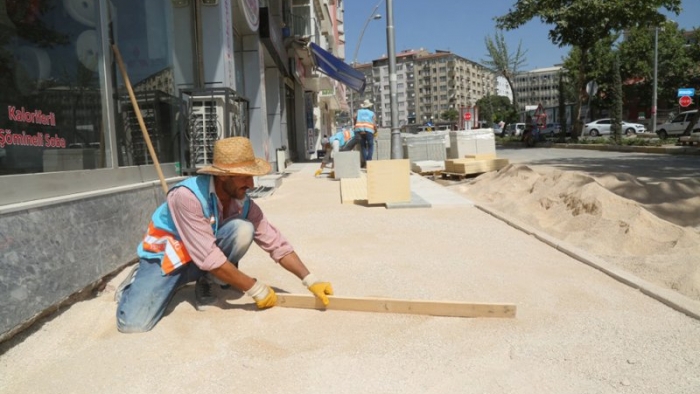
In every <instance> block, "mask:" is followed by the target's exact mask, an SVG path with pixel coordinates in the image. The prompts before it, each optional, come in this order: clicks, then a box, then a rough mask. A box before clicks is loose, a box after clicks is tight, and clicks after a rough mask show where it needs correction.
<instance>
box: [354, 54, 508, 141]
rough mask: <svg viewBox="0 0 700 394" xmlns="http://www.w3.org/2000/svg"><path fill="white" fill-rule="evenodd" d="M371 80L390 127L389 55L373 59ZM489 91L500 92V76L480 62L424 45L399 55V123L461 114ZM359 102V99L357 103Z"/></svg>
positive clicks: (380, 119)
mask: <svg viewBox="0 0 700 394" xmlns="http://www.w3.org/2000/svg"><path fill="white" fill-rule="evenodd" d="M357 68H358V69H359V68H360V67H359V66H358V67H357ZM362 70H364V71H365V73H366V74H367V75H369V74H368V71H367V66H366V65H362ZM371 81H372V96H373V98H374V100H373V101H374V110H375V112H376V113H377V121H378V123H379V125H380V126H381V127H390V126H391V90H390V84H389V59H388V58H387V57H382V58H380V59H376V60H374V61H373V62H372V79H371ZM368 86H369V85H368ZM489 94H491V95H493V94H496V76H495V74H494V73H493V71H491V70H490V69H488V68H487V67H485V66H483V65H481V64H479V63H476V62H474V61H471V60H468V59H465V58H463V57H461V56H458V55H456V54H454V53H451V52H448V51H437V52H436V53H430V52H428V51H427V50H425V49H423V48H421V49H417V50H406V51H402V52H400V53H398V54H397V55H396V100H397V107H398V117H399V121H398V124H399V126H403V125H411V124H425V123H427V122H438V121H440V120H441V119H442V117H443V114H444V113H445V112H446V111H448V110H455V111H457V112H458V113H459V114H460V116H461V114H462V113H464V112H465V111H466V110H467V109H468V108H472V107H473V106H474V105H476V102H477V101H478V100H479V99H480V98H482V97H484V96H486V95H489ZM358 104H359V100H357V98H356V104H355V105H358ZM355 108H357V107H355ZM474 120H475V121H476V119H474Z"/></svg>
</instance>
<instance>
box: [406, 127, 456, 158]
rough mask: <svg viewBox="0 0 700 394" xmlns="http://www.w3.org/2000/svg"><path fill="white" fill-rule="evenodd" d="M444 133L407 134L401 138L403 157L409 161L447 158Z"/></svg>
mask: <svg viewBox="0 0 700 394" xmlns="http://www.w3.org/2000/svg"><path fill="white" fill-rule="evenodd" d="M445 138H446V135H445V134H440V133H426V134H423V135H408V136H405V137H404V138H403V153H404V157H405V158H408V159H409V160H410V161H411V162H416V161H425V160H438V161H444V160H445V159H446V158H447V150H446V148H445Z"/></svg>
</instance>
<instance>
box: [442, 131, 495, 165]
mask: <svg viewBox="0 0 700 394" xmlns="http://www.w3.org/2000/svg"><path fill="white" fill-rule="evenodd" d="M449 151H450V159H458V158H461V157H464V156H467V155H476V154H483V153H496V139H495V137H494V135H493V130H492V129H475V130H461V131H450V149H449Z"/></svg>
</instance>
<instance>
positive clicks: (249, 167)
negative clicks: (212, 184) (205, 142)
mask: <svg viewBox="0 0 700 394" xmlns="http://www.w3.org/2000/svg"><path fill="white" fill-rule="evenodd" d="M270 168H271V167H270V163H268V162H267V161H266V160H263V159H261V158H258V157H255V154H254V153H253V146H252V145H251V144H250V140H249V139H247V138H245V137H230V138H224V139H222V140H218V141H216V142H215V143H214V160H212V164H211V165H210V166H207V167H203V168H200V169H199V170H197V173H198V174H209V175H265V174H267V173H268V172H270Z"/></svg>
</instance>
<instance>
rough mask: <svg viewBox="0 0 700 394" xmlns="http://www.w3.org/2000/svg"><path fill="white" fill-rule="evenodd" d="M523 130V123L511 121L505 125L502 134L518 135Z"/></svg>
mask: <svg viewBox="0 0 700 394" xmlns="http://www.w3.org/2000/svg"><path fill="white" fill-rule="evenodd" d="M523 131H525V123H511V124H509V125H508V126H506V129H505V131H504V133H503V134H504V135H512V136H514V137H520V136H521V135H522V134H523Z"/></svg>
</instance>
